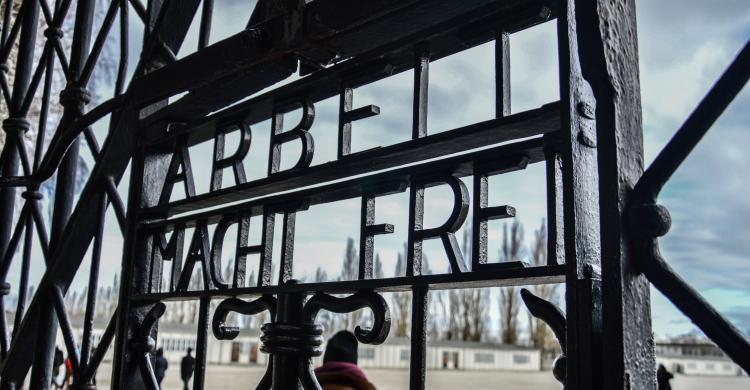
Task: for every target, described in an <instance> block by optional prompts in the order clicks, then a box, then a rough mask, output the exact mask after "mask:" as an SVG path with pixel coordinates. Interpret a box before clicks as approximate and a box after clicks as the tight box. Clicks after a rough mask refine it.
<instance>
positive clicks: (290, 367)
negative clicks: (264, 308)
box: [272, 292, 304, 389]
mask: <svg viewBox="0 0 750 390" xmlns="http://www.w3.org/2000/svg"><path fill="white" fill-rule="evenodd" d="M303 300H304V296H303V295H302V294H301V293H298V292H288V293H281V294H279V299H278V307H277V312H276V322H277V323H282V324H301V323H302V321H303V318H302V303H303V302H302V301H303ZM300 359H303V357H301V356H299V355H296V354H290V353H275V354H274V355H273V374H272V378H273V388H274V389H298V388H299V383H300V381H299V375H298V367H299V362H300Z"/></svg>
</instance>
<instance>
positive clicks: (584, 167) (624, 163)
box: [559, 0, 656, 389]
mask: <svg viewBox="0 0 750 390" xmlns="http://www.w3.org/2000/svg"><path fill="white" fill-rule="evenodd" d="M559 39H560V64H561V67H560V80H561V88H560V92H561V100H562V102H563V104H565V102H568V107H564V108H563V126H562V129H563V131H569V134H567V136H563V147H562V149H563V150H562V155H563V171H564V175H563V176H564V184H563V186H564V202H565V203H566V207H565V211H566V215H565V234H566V240H565V242H566V247H565V251H566V263H567V264H568V276H567V310H568V320H569V321H568V330H567V332H568V346H569V350H568V388H575V389H589V388H596V389H600V388H601V389H655V388H656V383H655V364H656V363H655V358H654V348H653V335H652V328H651V312H650V295H649V285H648V282H647V280H646V279H645V278H644V277H643V276H640V275H638V273H637V272H636V270H635V269H634V267H633V260H632V256H631V254H630V250H629V248H628V245H627V242H628V232H627V229H626V225H625V223H626V221H625V216H624V209H625V204H626V202H627V199H628V194H629V192H630V191H631V189H632V186H633V184H634V183H635V182H636V181H637V179H638V177H640V175H641V173H642V171H643V134H642V125H641V104H640V87H639V76H638V45H637V32H636V20H635V1H633V0H617V1H609V2H607V1H602V0H568V1H567V9H566V10H564V11H562V12H560V18H559ZM566 108H567V110H566ZM566 115H567V118H566ZM593 205H598V207H592V206H593ZM587 208H588V209H587ZM567 243H571V244H572V245H567ZM634 319H637V321H634ZM625 321H627V323H626V322H625Z"/></svg>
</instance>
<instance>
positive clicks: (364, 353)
mask: <svg viewBox="0 0 750 390" xmlns="http://www.w3.org/2000/svg"><path fill="white" fill-rule="evenodd" d="M402 352H403V351H402ZM407 352H408V351H407ZM359 357H360V358H362V359H367V360H372V359H375V348H362V349H360V350H359ZM407 359H408V357H407Z"/></svg>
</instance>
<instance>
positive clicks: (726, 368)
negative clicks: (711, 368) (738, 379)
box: [724, 364, 732, 371]
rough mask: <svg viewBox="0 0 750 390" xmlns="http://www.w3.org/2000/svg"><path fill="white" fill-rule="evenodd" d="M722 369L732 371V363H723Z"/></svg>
mask: <svg viewBox="0 0 750 390" xmlns="http://www.w3.org/2000/svg"><path fill="white" fill-rule="evenodd" d="M724 371H732V365H731V364H725V365H724Z"/></svg>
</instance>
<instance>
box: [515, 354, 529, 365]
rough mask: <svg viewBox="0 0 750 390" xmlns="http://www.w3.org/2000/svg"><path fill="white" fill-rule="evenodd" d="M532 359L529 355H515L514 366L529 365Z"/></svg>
mask: <svg viewBox="0 0 750 390" xmlns="http://www.w3.org/2000/svg"><path fill="white" fill-rule="evenodd" d="M529 362H531V357H530V356H529V355H518V354H514V355H513V364H529Z"/></svg>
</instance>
